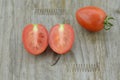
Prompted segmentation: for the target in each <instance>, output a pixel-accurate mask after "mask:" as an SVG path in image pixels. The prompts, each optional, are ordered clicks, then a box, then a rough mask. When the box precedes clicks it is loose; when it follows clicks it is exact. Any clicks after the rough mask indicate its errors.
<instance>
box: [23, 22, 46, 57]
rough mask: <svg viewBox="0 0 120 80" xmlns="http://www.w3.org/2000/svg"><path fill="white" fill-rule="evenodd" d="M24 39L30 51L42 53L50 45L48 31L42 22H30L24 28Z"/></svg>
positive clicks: (26, 47)
mask: <svg viewBox="0 0 120 80" xmlns="http://www.w3.org/2000/svg"><path fill="white" fill-rule="evenodd" d="M22 41H23V44H24V47H25V49H26V50H27V51H28V52H29V53H31V54H34V55H38V54H41V53H42V52H44V50H45V49H46V48H47V46H48V32H47V30H46V28H45V27H44V26H43V25H41V24H29V25H27V26H26V27H25V28H24V30H23V33H22Z"/></svg>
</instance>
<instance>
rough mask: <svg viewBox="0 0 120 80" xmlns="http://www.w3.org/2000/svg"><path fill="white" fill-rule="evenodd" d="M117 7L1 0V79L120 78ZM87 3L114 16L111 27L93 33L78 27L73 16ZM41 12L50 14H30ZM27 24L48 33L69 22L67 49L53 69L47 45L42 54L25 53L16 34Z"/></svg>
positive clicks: (101, 1)
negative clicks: (71, 33)
mask: <svg viewBox="0 0 120 80" xmlns="http://www.w3.org/2000/svg"><path fill="white" fill-rule="evenodd" d="M119 4H120V1H119V0H114V1H111V0H69V1H67V0H0V25H1V26H0V80H98V79H99V80H113V79H114V80H120V70H119V67H120V37H119V34H120V27H119V26H120V23H119V21H120V6H119ZM87 5H93V6H98V7H100V8H102V9H104V10H105V11H106V12H107V14H108V15H110V16H113V17H115V21H114V27H113V28H112V29H111V30H110V31H105V30H102V31H100V32H98V33H90V32H88V31H86V30H84V29H83V28H81V27H80V25H79V24H78V23H77V21H76V19H75V12H76V10H77V9H78V8H80V7H84V6H87ZM42 9H43V10H44V9H47V10H51V14H49V15H47V14H46V15H43V14H42V13H39V11H38V12H37V13H35V11H37V10H41V11H42ZM53 10H58V11H59V12H60V14H59V15H57V14H54V13H53V12H54V11H53ZM61 10H62V11H63V13H61V12H62V11H61ZM64 10H65V11H64ZM44 12H46V11H44ZM48 12H49V11H48ZM48 12H47V13H48ZM52 13H53V14H52ZM56 13H57V12H56ZM29 23H41V24H43V25H45V26H46V28H47V30H48V31H49V30H50V29H51V27H52V26H53V25H55V24H56V23H69V24H71V25H72V26H73V28H74V30H75V42H74V46H73V48H72V50H71V51H70V52H68V54H65V55H61V58H60V60H59V61H58V63H57V64H56V65H54V66H51V65H52V64H53V63H54V61H55V60H56V58H57V56H56V55H54V52H53V51H52V50H51V49H50V48H49V47H48V48H47V50H46V51H45V52H44V53H43V54H42V55H39V56H33V55H30V54H28V52H27V51H26V50H25V49H24V47H23V45H22V41H21V36H22V30H23V28H24V26H25V25H26V24H29Z"/></svg>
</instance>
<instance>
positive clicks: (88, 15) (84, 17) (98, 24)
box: [76, 6, 107, 32]
mask: <svg viewBox="0 0 120 80" xmlns="http://www.w3.org/2000/svg"><path fill="white" fill-rule="evenodd" d="M106 17H107V16H106V13H105V12H104V11H103V10H102V9H100V8H98V7H94V6H87V7H83V8H80V9H78V10H77V12H76V19H77V21H78V23H79V24H80V25H81V26H82V27H83V28H85V29H87V30H88V31H92V32H97V31H100V30H102V29H103V28H104V20H105V19H106Z"/></svg>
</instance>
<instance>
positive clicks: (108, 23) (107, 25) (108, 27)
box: [104, 16, 114, 30]
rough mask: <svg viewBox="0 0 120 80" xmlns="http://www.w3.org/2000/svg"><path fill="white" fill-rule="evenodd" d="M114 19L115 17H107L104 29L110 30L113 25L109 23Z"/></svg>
mask: <svg viewBox="0 0 120 80" xmlns="http://www.w3.org/2000/svg"><path fill="white" fill-rule="evenodd" d="M111 19H114V18H113V17H109V16H107V17H106V19H105V20H104V29H105V30H109V29H110V28H111V27H112V26H113V24H112V23H110V22H109V20H111Z"/></svg>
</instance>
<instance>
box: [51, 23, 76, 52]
mask: <svg viewBox="0 0 120 80" xmlns="http://www.w3.org/2000/svg"><path fill="white" fill-rule="evenodd" d="M73 42H74V30H73V28H72V26H71V25H69V24H57V25H55V26H53V27H52V29H51V31H50V34H49V45H50V47H51V48H52V49H53V51H55V52H56V53H58V54H65V53H66V52H68V51H69V50H70V49H71V48H72V45H73Z"/></svg>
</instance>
